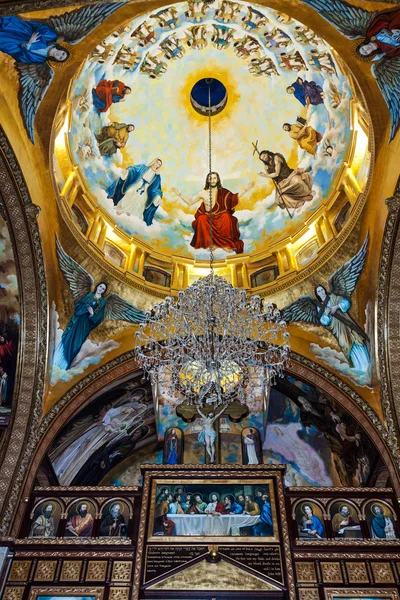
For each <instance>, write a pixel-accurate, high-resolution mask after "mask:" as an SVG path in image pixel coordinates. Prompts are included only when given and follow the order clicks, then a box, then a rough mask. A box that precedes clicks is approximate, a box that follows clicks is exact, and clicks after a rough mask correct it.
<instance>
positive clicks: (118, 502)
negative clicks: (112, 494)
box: [109, 500, 125, 515]
mask: <svg viewBox="0 0 400 600" xmlns="http://www.w3.org/2000/svg"><path fill="white" fill-rule="evenodd" d="M117 504H118V506H120V507H121V515H123V514H124V508H125V507H124V504H123V503H122V502H120V501H119V500H117V501H116V502H113V503H112V504H111V505H110V508H109V513H110V514H111V511H112V509H113V507H114V506H116V505H117Z"/></svg>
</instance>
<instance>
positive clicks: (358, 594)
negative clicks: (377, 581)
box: [324, 587, 400, 600]
mask: <svg viewBox="0 0 400 600" xmlns="http://www.w3.org/2000/svg"><path fill="white" fill-rule="evenodd" d="M324 593H325V600H399V598H400V597H399V592H398V591H397V589H395V588H386V589H385V588H376V587H370V588H368V589H367V588H335V589H333V588H331V589H325V590H324Z"/></svg>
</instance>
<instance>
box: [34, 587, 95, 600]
mask: <svg viewBox="0 0 400 600" xmlns="http://www.w3.org/2000/svg"><path fill="white" fill-rule="evenodd" d="M103 597H104V588H103V587H93V586H87V587H68V586H66V587H62V586H58V587H56V586H54V587H36V586H34V587H32V588H31V589H30V592H29V600H38V598H46V599H48V600H52V599H53V598H57V599H59V600H62V599H63V598H69V599H71V598H75V599H76V600H80V599H81V598H93V600H103Z"/></svg>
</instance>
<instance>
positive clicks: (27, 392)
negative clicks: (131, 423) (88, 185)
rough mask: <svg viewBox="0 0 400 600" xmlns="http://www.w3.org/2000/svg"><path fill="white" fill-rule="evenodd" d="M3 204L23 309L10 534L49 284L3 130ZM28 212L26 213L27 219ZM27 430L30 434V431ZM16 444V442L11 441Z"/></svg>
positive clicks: (35, 425)
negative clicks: (47, 283)
mask: <svg viewBox="0 0 400 600" xmlns="http://www.w3.org/2000/svg"><path fill="white" fill-rule="evenodd" d="M0 190H1V193H0V204H2V205H3V212H5V213H6V216H7V224H8V228H9V231H10V236H11V240H12V242H13V249H14V256H15V263H16V269H17V275H18V289H19V296H20V308H21V335H20V340H21V342H20V344H21V346H22V341H23V352H22V351H21V350H22V348H21V347H20V348H19V368H18V372H17V385H16V389H15V394H14V399H13V408H12V417H11V423H10V425H9V427H8V429H7V431H6V434H5V436H4V440H3V445H2V453H3V454H2V464H1V473H2V476H1V480H0V514H1V525H0V533H3V534H6V533H7V532H8V529H9V525H10V522H11V520H12V518H13V515H14V512H15V510H16V507H17V506H18V505H19V502H18V496H19V492H20V489H21V485H22V481H23V479H24V477H25V473H26V470H27V468H28V466H29V460H30V457H31V455H32V453H33V450H34V448H35V447H36V445H37V443H38V439H39V438H38V429H39V423H40V419H41V413H42V398H43V389H44V381H45V376H46V369H45V363H46V342H45V340H46V339H47V285H46V276H45V268H44V260H43V253H42V246H41V239H40V233H39V228H38V225H37V222H36V219H33V218H29V216H28V215H29V214H31V213H32V210H33V204H32V200H31V198H30V195H29V191H28V188H27V185H26V183H25V180H24V177H23V174H22V170H21V168H20V166H19V164H18V162H17V160H16V157H15V154H14V152H13V150H12V148H11V145H10V143H9V141H8V139H7V137H6V135H5V134H4V131H3V129H2V128H1V127H0ZM27 211H28V215H27ZM27 432H28V433H27ZM10 440H12V443H10Z"/></svg>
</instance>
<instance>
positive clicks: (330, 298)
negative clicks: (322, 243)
mask: <svg viewBox="0 0 400 600" xmlns="http://www.w3.org/2000/svg"><path fill="white" fill-rule="evenodd" d="M368 244H369V236H368V235H367V237H366V238H365V241H364V243H363V245H362V246H361V248H360V250H359V251H358V252H357V254H355V256H353V257H352V258H351V259H350V260H349V261H348V262H346V263H345V264H344V265H342V266H341V267H340V268H339V269H338V270H337V271H335V272H334V273H333V275H331V277H330V278H329V286H330V291H328V290H327V289H326V288H325V287H324V286H323V285H322V284H319V285H317V286H316V288H315V296H316V299H314V298H311V296H301V297H300V298H298V299H297V300H295V301H294V302H292V303H291V304H289V305H288V306H286V307H285V308H284V309H283V310H282V318H283V319H284V320H285V321H287V322H293V323H294V322H303V323H309V324H312V325H320V326H322V327H325V328H326V329H327V330H328V331H329V332H330V333H331V334H332V335H333V336H334V337H335V339H336V341H337V343H338V345H339V346H340V349H341V351H342V353H343V355H344V357H345V359H346V362H347V364H346V365H345V367H347V369H346V368H345V371H346V373H345V374H347V375H349V376H352V377H353V379H354V378H356V379H357V383H361V381H362V382H363V383H364V384H365V383H367V384H369V383H370V379H371V356H370V339H369V337H368V335H367V334H366V333H365V331H364V330H363V329H362V328H361V327H360V325H358V323H356V321H355V320H354V319H353V318H352V317H351V316H350V314H349V310H350V308H351V295H352V293H353V292H354V290H355V287H356V285H357V282H358V279H359V277H360V275H361V272H362V270H363V268H364V264H365V261H366V258H367V251H368ZM313 346H315V345H312V349H313ZM317 348H319V347H317ZM319 350H321V349H319ZM322 354H323V356H321V358H322V360H325V361H326V360H327V359H328V360H329V357H328V356H326V355H328V354H329V355H331V354H332V350H331V349H330V348H328V349H326V348H324V349H322ZM337 362H338V363H339V361H337ZM329 364H330V363H329ZM339 364H340V363H339ZM335 366H336V368H340V367H339V365H338V364H335Z"/></svg>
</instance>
